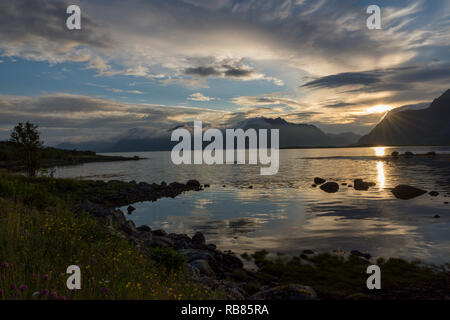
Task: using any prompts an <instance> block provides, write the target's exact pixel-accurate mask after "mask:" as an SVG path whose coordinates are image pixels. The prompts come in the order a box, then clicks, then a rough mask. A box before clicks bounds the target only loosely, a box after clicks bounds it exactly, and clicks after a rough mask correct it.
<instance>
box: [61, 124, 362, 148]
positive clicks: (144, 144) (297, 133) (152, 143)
mask: <svg viewBox="0 0 450 320" xmlns="http://www.w3.org/2000/svg"><path fill="white" fill-rule="evenodd" d="M186 127H188V126H186ZM236 128H241V129H244V130H247V129H250V128H253V129H269V130H270V129H279V130H280V148H288V147H318V146H329V147H337V146H348V145H354V144H356V142H357V141H358V140H359V139H360V138H361V136H360V135H357V134H355V133H352V132H345V133H340V134H331V133H325V132H323V131H322V130H320V129H319V128H318V127H316V126H314V125H310V124H297V123H291V122H288V121H286V120H284V119H282V118H276V119H270V118H262V117H261V118H250V119H246V120H244V121H242V122H240V123H239V124H238V125H237V126H236ZM174 129H175V128H174ZM177 143H178V142H172V141H170V132H168V134H167V136H158V137H155V136H154V134H153V133H152V132H151V131H149V130H147V129H143V128H132V129H130V130H128V131H126V132H125V133H122V134H120V135H118V136H116V137H114V138H111V139H108V140H104V141H88V142H82V143H62V144H59V145H58V146H57V147H58V148H61V149H69V150H72V149H77V150H93V151H96V152H139V151H167V150H171V149H172V148H173V146H175V145H176V144H177ZM205 144H208V143H205Z"/></svg>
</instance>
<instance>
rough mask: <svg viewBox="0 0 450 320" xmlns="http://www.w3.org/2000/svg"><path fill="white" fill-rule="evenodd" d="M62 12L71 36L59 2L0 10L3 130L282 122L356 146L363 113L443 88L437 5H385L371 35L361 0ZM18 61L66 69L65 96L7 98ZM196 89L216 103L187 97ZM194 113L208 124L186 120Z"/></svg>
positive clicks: (152, 4) (416, 1)
mask: <svg viewBox="0 0 450 320" xmlns="http://www.w3.org/2000/svg"><path fill="white" fill-rule="evenodd" d="M74 3H75V4H78V5H80V7H81V9H82V14H83V18H82V30H81V31H69V30H67V29H66V28H65V19H66V18H67V14H66V7H67V5H68V3H67V2H66V1H63V0H15V1H1V2H0V58H1V59H0V62H1V61H3V63H0V68H1V71H3V70H7V71H5V72H1V75H0V77H3V83H2V84H4V85H3V86H2V87H0V90H2V91H1V93H2V94H4V96H3V97H2V100H1V101H0V103H1V106H2V109H1V110H0V114H1V116H2V118H1V119H0V122H1V124H2V126H3V127H2V128H5V126H7V125H8V126H11V125H12V124H13V122H14V121H16V120H24V118H27V117H28V118H29V119H36V120H39V121H42V123H44V124H45V126H47V127H51V128H53V127H54V126H53V125H52V124H51V122H52V121H53V122H54V123H55V126H56V124H58V125H60V127H61V128H64V129H58V130H60V131H64V132H65V136H68V135H69V132H71V133H74V134H76V135H77V136H78V137H79V136H80V135H81V133H79V132H78V133H77V132H76V130H73V131H70V129H66V128H75V127H77V126H82V127H83V128H86V132H88V131H89V130H88V129H89V128H95V129H96V130H98V131H99V132H101V134H108V133H109V132H112V131H117V130H120V129H122V128H130V127H135V126H140V125H143V126H148V125H149V123H153V122H157V121H160V123H154V124H151V126H155V128H159V129H158V130H163V127H164V130H166V127H167V126H172V127H173V126H176V125H179V123H185V122H187V120H190V119H191V118H192V117H194V116H196V117H197V116H198V117H203V116H205V115H206V114H207V115H208V119H209V121H210V122H211V123H226V122H227V121H229V120H230V121H231V120H232V119H236V120H237V119H242V118H245V117H253V116H273V117H277V116H283V117H286V118H287V119H290V120H292V121H311V122H312V123H315V124H317V125H319V126H320V127H323V128H329V129H330V130H333V131H338V132H339V131H349V130H356V131H358V132H360V133H361V132H363V131H367V130H369V129H370V126H372V125H373V124H375V123H376V121H378V120H379V117H380V115H379V114H377V115H368V114H367V113H366V112H365V110H367V108H369V107H373V106H374V105H378V104H388V105H390V106H391V107H394V108H395V107H400V106H403V105H411V104H418V103H425V102H428V101H430V100H432V99H433V98H435V97H437V96H439V95H440V94H441V93H442V92H444V91H445V90H446V89H448V83H450V81H449V80H450V55H449V52H450V51H449V47H450V24H449V23H448V21H449V17H450V5H449V4H448V1H443V0H436V1H433V5H429V4H428V2H425V1H423V0H411V1H407V2H405V1H396V0H394V1H389V3H387V2H386V3H385V2H383V3H381V4H380V6H381V8H382V24H383V26H382V27H383V28H382V30H368V29H367V27H366V19H367V14H366V12H365V9H366V7H367V2H366V1H359V0H358V1H345V2H343V1H342V0H267V1H254V0H164V1H161V0H129V1H119V0H97V1H88V0H77V1H75V2H74ZM16 59H17V60H18V62H16ZM23 60H26V61H40V62H48V63H49V66H48V68H49V70H51V68H54V66H55V65H58V64H59V63H61V64H64V66H65V67H67V65H70V68H69V69H71V72H72V73H71V74H70V76H71V77H72V78H71V82H67V85H65V82H64V83H63V82H60V83H57V84H55V83H51V84H49V85H48V87H45V86H44V85H39V86H37V87H38V88H37V89H36V90H34V91H33V90H31V89H33V88H31V89H30V91H29V92H28V93H27V94H28V95H30V96H34V97H33V98H27V97H19V98H17V97H13V95H15V94H20V93H18V92H20V90H19V89H17V88H14V90H13V89H12V88H11V86H6V85H5V84H9V79H10V78H11V79H14V77H13V76H14V75H15V74H16V72H17V74H19V76H22V75H25V74H26V75H25V77H28V76H29V74H28V73H26V72H25V71H24V69H25V68H27V67H28V66H26V67H22V69H21V68H20V67H21V66H22V65H21V63H23ZM14 63H17V67H14V65H13V64H14ZM27 70H28V69H27ZM21 71H22V73H20V72H21ZM55 74H56V72H54V73H53V74H52V76H49V75H46V78H50V77H53V78H54V77H55ZM16 78H17V77H16ZM0 80H1V78H0ZM27 80H30V79H29V78H27ZM20 81H21V83H24V84H25V83H26V81H24V80H23V79H21V80H20ZM45 81H46V79H44V78H43V81H42V82H44V83H45ZM140 82H141V83H142V82H146V83H145V84H139V83H140ZM79 83H82V84H83V88H86V87H88V88H89V89H90V90H86V91H84V90H85V89H81V88H80V87H81V85H79ZM89 83H91V84H94V83H95V84H96V85H95V86H93V85H89ZM131 83H133V84H134V85H133V88H129V87H128V86H129V85H131ZM76 85H78V86H77V87H76V88H74V86H76ZM21 88H23V87H21ZM204 88H208V93H209V94H210V95H212V96H214V97H216V98H215V99H213V98H210V97H207V96H205V95H203V94H201V93H200V92H198V91H203V89H204ZM26 89H27V88H26V87H25V88H24V90H26ZM188 89H189V90H188ZM280 91H283V92H280ZM48 92H65V93H64V94H62V93H61V94H56V93H55V94H48ZM192 92H196V93H194V94H192ZM67 93H71V94H67ZM119 94H120V96H121V97H118V96H119ZM89 95H95V96H97V97H98V96H102V99H99V98H93V97H89ZM111 96H114V97H118V99H119V100H120V99H122V98H123V99H125V100H124V101H127V102H123V103H121V102H116V101H112V100H111ZM122 96H124V97H122ZM138 99H139V100H138ZM177 99H178V100H177ZM121 101H122V100H121ZM137 101H139V102H142V103H141V104H139V103H137ZM165 101H170V102H167V103H165ZM173 101H176V102H175V103H173ZM200 101H201V102H202V103H201V104H200V103H198V102H200ZM196 103H197V105H204V106H208V107H211V108H212V109H215V110H217V111H216V113H215V114H214V112H210V111H208V109H195V108H189V106H194V105H196ZM12 105H14V108H13V107H11V106H12ZM164 105H176V106H178V107H177V108H176V109H173V110H177V112H178V113H177V112H173V113H172V109H170V108H169V107H165V106H164ZM179 105H184V106H185V108H186V109H183V108H181V107H179ZM8 106H9V107H8ZM52 108H53V109H54V110H55V112H53V113H52V112H51V110H52ZM180 110H182V111H183V112H180ZM188 110H189V111H188ZM381 116H382V115H381ZM211 117H212V118H211ZM71 124H73V125H71ZM108 126H111V127H108ZM339 128H340V129H339ZM52 130H53V129H52ZM55 130H56V129H55ZM155 130H156V129H155ZM155 132H156V131H155ZM89 134H91V133H90V131H89ZM92 134H94V133H92ZM56 136H57V135H56V134H55V137H56Z"/></svg>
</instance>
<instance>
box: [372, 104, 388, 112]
mask: <svg viewBox="0 0 450 320" xmlns="http://www.w3.org/2000/svg"><path fill="white" fill-rule="evenodd" d="M390 110H392V107H391V106H387V105H385V104H379V105H376V106H374V107H371V108H367V110H366V111H367V112H368V113H383V112H386V111H390Z"/></svg>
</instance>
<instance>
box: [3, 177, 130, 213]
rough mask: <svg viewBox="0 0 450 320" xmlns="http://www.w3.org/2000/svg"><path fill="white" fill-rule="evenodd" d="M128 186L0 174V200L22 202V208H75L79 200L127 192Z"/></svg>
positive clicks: (122, 183) (124, 184)
mask: <svg viewBox="0 0 450 320" xmlns="http://www.w3.org/2000/svg"><path fill="white" fill-rule="evenodd" d="M131 187H132V186H131V185H130V184H129V183H125V182H120V181H117V182H115V183H105V182H103V181H92V180H76V179H55V178H51V177H36V178H30V177H26V176H22V175H18V174H13V173H9V172H6V171H4V172H0V197H3V198H7V199H13V200H15V201H20V202H23V203H24V204H26V205H29V206H33V207H37V208H45V207H49V206H51V207H53V206H55V205H56V204H58V203H68V204H72V205H74V204H76V203H77V202H78V201H80V200H82V199H87V200H95V199H96V198H97V197H98V195H114V194H117V193H118V192H120V191H123V190H126V189H129V188H131Z"/></svg>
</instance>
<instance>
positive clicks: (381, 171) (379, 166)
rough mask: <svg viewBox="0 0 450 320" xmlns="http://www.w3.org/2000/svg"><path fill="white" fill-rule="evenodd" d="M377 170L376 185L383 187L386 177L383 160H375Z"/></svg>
mask: <svg viewBox="0 0 450 320" xmlns="http://www.w3.org/2000/svg"><path fill="white" fill-rule="evenodd" d="M377 170H378V175H377V181H378V185H379V186H380V188H384V186H385V184H386V177H385V176H384V163H383V161H378V162H377Z"/></svg>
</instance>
